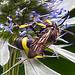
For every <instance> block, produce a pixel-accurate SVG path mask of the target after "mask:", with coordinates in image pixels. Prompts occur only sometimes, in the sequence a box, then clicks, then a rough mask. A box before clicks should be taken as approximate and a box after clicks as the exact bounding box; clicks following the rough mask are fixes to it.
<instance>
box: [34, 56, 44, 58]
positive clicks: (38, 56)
mask: <svg viewBox="0 0 75 75" xmlns="http://www.w3.org/2000/svg"><path fill="white" fill-rule="evenodd" d="M44 57H45V55H44V56H36V57H34V58H44Z"/></svg>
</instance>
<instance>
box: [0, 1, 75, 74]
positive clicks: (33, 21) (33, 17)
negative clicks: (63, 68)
mask: <svg viewBox="0 0 75 75" xmlns="http://www.w3.org/2000/svg"><path fill="white" fill-rule="evenodd" d="M27 1H28V2H31V1H30V0H25V2H27ZM38 1H39V4H37V5H39V6H41V4H42V5H43V6H44V8H45V9H47V10H48V11H49V13H46V14H44V15H42V14H38V13H37V11H35V10H33V9H31V12H30V13H31V14H29V15H30V16H29V17H30V20H29V22H26V21H24V22H25V24H24V25H25V26H26V27H24V28H23V30H20V29H18V30H19V31H18V32H19V35H20V36H21V37H22V36H23V37H24V36H26V35H27V36H28V35H30V34H34V32H32V31H33V30H32V29H31V28H30V27H27V25H31V26H32V27H33V28H34V29H36V27H39V26H42V25H43V26H44V25H47V23H45V20H47V19H48V20H49V21H51V23H52V24H55V23H56V24H57V25H58V26H59V25H60V29H61V31H62V30H64V29H67V28H68V27H70V26H71V25H70V24H68V23H67V22H65V20H68V19H69V18H68V17H67V18H66V19H65V16H67V15H68V11H66V10H65V9H64V8H61V9H57V7H58V5H59V4H60V3H62V0H51V1H49V0H38ZM25 9H27V10H26V11H29V9H28V7H24V8H22V9H21V8H20V7H18V8H17V9H16V11H15V16H16V17H18V20H19V17H22V16H23V11H25ZM36 10H37V9H36ZM40 11H41V10H40ZM26 14H27V13H26ZM26 16H27V15H26ZM7 19H8V20H9V23H8V22H6V23H5V25H6V26H3V24H1V25H0V28H2V29H4V31H5V32H6V31H10V32H11V34H14V32H13V31H12V29H13V28H14V27H16V26H18V27H20V26H21V25H19V24H21V23H22V22H23V20H22V21H20V20H21V19H22V18H21V19H20V20H19V24H18V23H17V22H16V21H18V20H17V19H15V20H14V21H13V19H12V18H11V17H9V16H7ZM13 22H14V23H13ZM24 22H23V23H24ZM15 24H16V25H15ZM38 25H39V26H38ZM40 28H41V27H39V29H40ZM15 32H17V30H16V31H15ZM28 32H30V33H28ZM36 32H37V33H39V31H38V30H36ZM42 32H45V30H43V31H42ZM66 34H67V32H66V33H63V34H62V35H60V36H59V37H58V40H62V41H64V42H66V43H69V42H68V41H66V40H64V39H62V38H61V37H62V36H64V35H66ZM16 35H17V34H16ZM16 35H15V37H16ZM33 37H35V38H36V35H35V36H33ZM32 39H33V38H32ZM8 45H9V46H11V47H13V48H15V49H17V50H20V49H18V48H16V47H14V46H12V45H11V44H8ZM70 45H71V44H68V45H66V46H70ZM64 46H65V45H64ZM64 46H63V45H60V46H58V45H51V46H49V48H50V50H52V51H54V52H53V53H54V54H55V56H52V55H51V56H50V55H49V56H48V55H45V57H57V58H59V55H62V56H64V57H65V58H67V59H69V60H71V61H72V62H74V63H75V58H74V57H75V54H74V53H72V52H69V51H66V50H65V49H62V47H64ZM50 50H49V52H51V51H50ZM20 52H21V56H22V57H21V61H19V62H17V63H16V64H15V65H13V66H12V67H11V68H10V69H12V68H13V67H14V66H16V65H18V64H20V63H21V62H22V61H23V60H25V59H26V58H27V56H26V55H25V52H24V51H20ZM1 58H2V57H1ZM2 59H4V57H3V58H2ZM6 63H7V61H6ZM23 63H24V66H25V70H26V71H25V72H27V71H28V69H29V68H30V69H31V70H29V71H28V72H27V73H26V74H27V75H31V74H30V73H32V75H35V73H36V72H37V74H38V75H39V71H41V72H42V73H41V74H44V75H46V74H47V73H48V74H49V75H50V74H53V75H55V74H57V75H58V73H56V72H55V71H53V70H51V69H49V68H48V67H45V66H44V65H43V64H41V63H40V62H39V61H38V60H37V59H36V58H35V57H34V58H33V59H32V60H29V59H28V60H27V61H24V62H23ZM30 63H31V64H30ZM37 64H39V65H37ZM1 65H2V63H1ZM32 66H33V67H32ZM33 68H35V69H36V70H35V71H36V72H35V71H33ZM37 68H38V70H37ZM10 69H9V70H10ZM9 70H7V71H6V72H8V71H9ZM31 71H32V72H31ZM6 72H4V73H6ZM4 73H3V74H4Z"/></svg>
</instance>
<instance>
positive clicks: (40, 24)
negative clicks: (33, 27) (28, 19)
mask: <svg viewBox="0 0 75 75" xmlns="http://www.w3.org/2000/svg"><path fill="white" fill-rule="evenodd" d="M35 19H36V18H35V17H33V20H35ZM35 23H36V24H37V25H39V26H42V27H43V28H46V25H44V24H42V23H38V22H35Z"/></svg>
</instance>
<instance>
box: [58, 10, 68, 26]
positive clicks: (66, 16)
mask: <svg viewBox="0 0 75 75" xmlns="http://www.w3.org/2000/svg"><path fill="white" fill-rule="evenodd" d="M68 16H69V11H68V13H67V14H66V15H65V16H64V17H63V18H65V19H64V20H63V22H61V23H60V24H59V25H58V26H61V25H62V24H63V23H64V22H65V20H66V19H67V18H68Z"/></svg>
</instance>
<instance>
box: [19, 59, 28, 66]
mask: <svg viewBox="0 0 75 75" xmlns="http://www.w3.org/2000/svg"><path fill="white" fill-rule="evenodd" d="M28 59H29V58H26V59H24V60H23V61H22V62H21V63H20V65H21V64H22V63H24V61H26V60H28Z"/></svg>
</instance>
